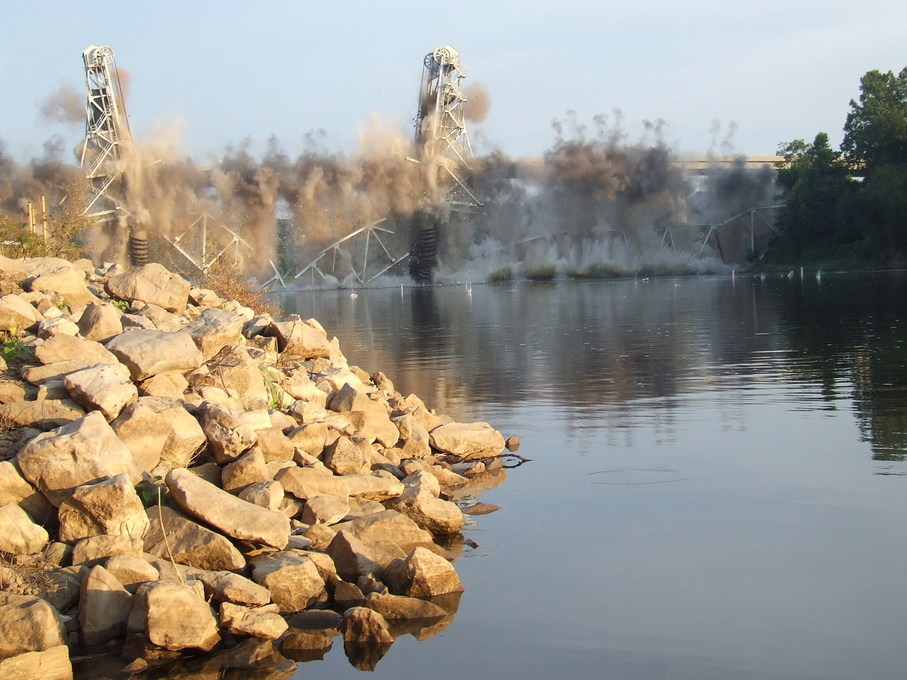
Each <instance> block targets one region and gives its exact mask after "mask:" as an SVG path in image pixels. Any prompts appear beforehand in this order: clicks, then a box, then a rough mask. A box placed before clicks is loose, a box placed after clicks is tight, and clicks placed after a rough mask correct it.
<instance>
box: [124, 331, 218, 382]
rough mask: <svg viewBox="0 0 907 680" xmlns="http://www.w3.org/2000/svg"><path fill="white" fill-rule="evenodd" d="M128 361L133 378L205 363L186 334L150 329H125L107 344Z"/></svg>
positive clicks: (185, 368)
mask: <svg viewBox="0 0 907 680" xmlns="http://www.w3.org/2000/svg"><path fill="white" fill-rule="evenodd" d="M107 349H109V350H110V351H111V352H112V353H113V354H114V355H115V356H116V357H117V359H119V360H120V361H121V362H122V363H124V364H126V366H127V368H129V372H130V374H131V375H132V379H133V380H135V381H139V380H145V379H146V378H150V377H151V376H153V375H157V374H158V373H163V372H165V371H191V370H192V369H195V368H198V367H199V366H201V363H202V360H203V358H202V353H201V352H200V351H199V350H198V348H197V347H196V346H195V343H194V342H192V338H191V337H190V336H189V335H186V334H185V333H166V332H164V331H155V330H147V329H138V330H131V331H124V332H123V333H121V334H120V335H118V336H116V337H115V338H113V339H112V340H110V341H109V342H108V343H107Z"/></svg>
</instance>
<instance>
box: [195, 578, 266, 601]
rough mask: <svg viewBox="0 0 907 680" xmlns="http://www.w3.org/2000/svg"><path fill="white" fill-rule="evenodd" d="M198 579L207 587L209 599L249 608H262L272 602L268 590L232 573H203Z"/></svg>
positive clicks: (206, 595)
mask: <svg viewBox="0 0 907 680" xmlns="http://www.w3.org/2000/svg"><path fill="white" fill-rule="evenodd" d="M198 578H199V580H200V581H201V582H202V583H203V584H204V585H205V597H207V598H214V599H215V600H218V601H220V602H233V603H235V604H242V605H247V606H249V607H260V606H262V605H266V604H268V603H269V602H270V601H271V592H270V591H269V590H268V589H267V588H265V587H264V586H260V585H258V584H257V583H255V582H254V581H251V580H249V579H247V578H246V577H245V576H240V575H239V574H234V573H233V572H230V571H203V572H201V573H200V574H199V575H198Z"/></svg>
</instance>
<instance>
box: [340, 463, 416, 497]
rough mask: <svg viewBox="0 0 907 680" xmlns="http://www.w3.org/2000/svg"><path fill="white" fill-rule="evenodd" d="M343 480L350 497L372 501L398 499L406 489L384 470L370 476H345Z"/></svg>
mask: <svg viewBox="0 0 907 680" xmlns="http://www.w3.org/2000/svg"><path fill="white" fill-rule="evenodd" d="M343 480H344V481H345V482H346V488H347V491H348V492H349V495H350V496H354V497H356V498H363V499H367V500H372V501H384V500H387V499H388V498H396V497H397V496H399V495H400V494H401V493H403V489H404V486H403V482H401V481H400V480H399V479H397V478H396V477H394V476H393V475H392V474H391V473H389V472H386V471H384V470H377V471H375V472H372V473H370V474H361V475H344V477H343Z"/></svg>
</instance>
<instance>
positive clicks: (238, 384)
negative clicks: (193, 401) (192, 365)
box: [189, 345, 270, 408]
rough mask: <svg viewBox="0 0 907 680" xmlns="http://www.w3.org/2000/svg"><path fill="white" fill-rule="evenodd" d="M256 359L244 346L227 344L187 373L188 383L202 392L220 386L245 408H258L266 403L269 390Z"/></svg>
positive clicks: (219, 387)
mask: <svg viewBox="0 0 907 680" xmlns="http://www.w3.org/2000/svg"><path fill="white" fill-rule="evenodd" d="M259 363H260V362H258V361H257V360H256V359H255V358H253V357H252V356H251V354H250V351H249V350H248V349H247V348H245V347H242V346H239V345H228V346H227V347H224V348H223V349H222V350H221V351H220V353H218V354H217V355H216V356H215V357H214V358H213V359H211V360H210V362H209V363H208V364H207V365H206V366H205V370H203V371H199V372H197V373H195V374H193V375H190V376H189V383H190V385H192V386H193V388H194V389H195V390H197V391H198V392H200V393H202V394H205V393H207V392H210V391H212V390H215V389H216V390H221V391H223V392H225V393H226V395H227V396H228V397H229V398H231V399H235V400H237V401H238V402H239V403H241V404H243V405H244V407H246V408H261V407H263V406H265V405H267V403H268V400H269V397H270V393H269V392H268V385H267V382H266V381H265V376H264V374H263V373H262V370H261V368H260V366H259ZM206 388H207V389H206Z"/></svg>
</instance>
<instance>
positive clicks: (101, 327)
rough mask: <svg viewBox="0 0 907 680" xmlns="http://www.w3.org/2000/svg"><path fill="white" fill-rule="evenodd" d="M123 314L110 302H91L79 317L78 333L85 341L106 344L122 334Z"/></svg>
mask: <svg viewBox="0 0 907 680" xmlns="http://www.w3.org/2000/svg"><path fill="white" fill-rule="evenodd" d="M122 319H123V313H122V312H121V311H120V310H119V309H117V307H116V306H115V305H113V304H111V303H110V302H99V301H93V302H91V303H90V304H89V305H88V306H87V307H86V308H85V311H83V312H82V316H80V317H79V321H78V324H77V325H78V327H79V333H80V334H81V335H82V337H83V338H85V339H87V340H96V341H97V342H106V341H108V340H110V339H111V338H112V337H114V336H115V335H119V334H120V333H122V332H123V320H122Z"/></svg>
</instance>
